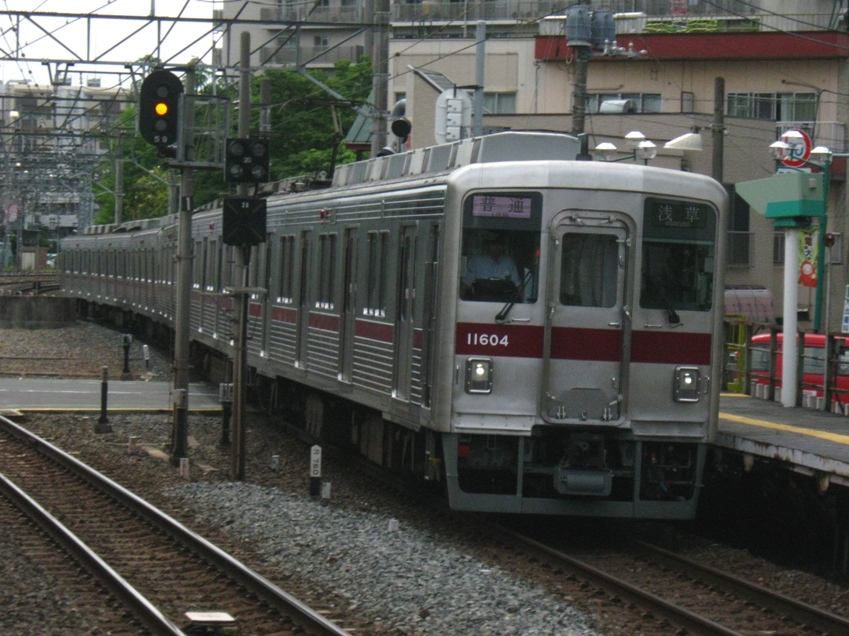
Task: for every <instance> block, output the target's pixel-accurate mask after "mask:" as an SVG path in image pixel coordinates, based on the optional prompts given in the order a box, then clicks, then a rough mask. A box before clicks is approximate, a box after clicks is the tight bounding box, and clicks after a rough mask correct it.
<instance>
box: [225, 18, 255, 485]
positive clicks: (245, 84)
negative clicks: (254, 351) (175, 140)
mask: <svg viewBox="0 0 849 636" xmlns="http://www.w3.org/2000/svg"><path fill="white" fill-rule="evenodd" d="M240 45H241V48H240V67H241V71H240V73H239V131H238V133H239V137H240V138H242V139H244V138H246V137H248V136H249V134H250V126H251V34H250V33H249V32H247V31H242V37H241V41H240ZM238 189H239V196H247V195H248V184H247V183H240V184H239V188H238ZM250 249H251V248H250V246H239V247H238V248H237V249H236V250H234V251H235V258H236V272H235V275H236V286H237V287H241V288H243V289H245V288H247V286H248V260H249V257H250V253H251V252H250ZM234 298H235V302H236V309H237V316H238V318H237V321H236V334H235V336H236V337H235V338H234V347H233V418H232V419H233V444H232V446H231V447H230V478H231V479H234V480H237V481H241V480H243V479H244V478H245V462H246V457H247V456H246V452H245V402H246V387H245V382H246V377H247V368H246V367H247V342H246V340H247V331H248V324H247V323H248V294H247V292H244V291H239V292H237V293H236V294H235V296H234Z"/></svg>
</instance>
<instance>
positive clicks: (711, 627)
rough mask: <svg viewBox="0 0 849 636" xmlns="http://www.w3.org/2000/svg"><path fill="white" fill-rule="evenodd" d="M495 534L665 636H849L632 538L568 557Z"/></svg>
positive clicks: (752, 587) (755, 588) (731, 577)
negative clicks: (633, 610) (649, 620)
mask: <svg viewBox="0 0 849 636" xmlns="http://www.w3.org/2000/svg"><path fill="white" fill-rule="evenodd" d="M497 532H498V533H499V534H501V535H502V538H503V539H504V540H507V541H513V542H518V544H519V545H520V546H521V547H520V549H521V550H522V551H523V552H525V553H526V554H528V555H529V556H530V557H531V558H533V559H539V560H541V561H543V562H545V563H547V564H548V566H549V567H554V568H557V569H559V570H562V571H565V572H569V573H571V575H572V576H575V577H577V578H579V579H582V580H585V581H588V582H589V583H590V584H592V585H593V586H596V587H598V588H599V589H601V590H604V591H605V592H606V593H608V594H609V595H612V596H613V597H615V598H617V599H619V600H620V601H623V602H625V603H626V604H628V605H629V606H637V607H640V608H643V609H644V611H646V612H650V613H651V615H652V616H653V617H654V619H655V620H656V622H658V623H659V625H660V626H661V630H662V631H663V632H664V633H678V634H698V635H704V636H716V635H722V636H743V635H750V634H755V633H757V634H782V636H797V635H799V636H801V635H811V634H818V635H820V634H829V635H832V636H838V635H849V620H847V619H846V618H845V617H843V616H838V615H835V614H833V613H831V612H829V611H827V610H825V609H822V608H818V607H814V606H812V605H810V604H808V603H805V602H803V601H800V600H797V599H794V598H791V597H789V596H786V595H784V594H780V593H777V592H774V591H772V590H769V589H767V588H766V587H763V586H761V585H758V584H756V583H753V582H751V581H747V580H746V579H745V576H741V575H739V574H738V573H732V572H725V571H721V570H719V569H717V568H715V567H711V566H707V565H704V564H701V563H698V562H696V561H693V560H690V559H687V558H684V557H682V556H680V555H677V554H674V553H672V552H670V551H668V550H665V549H663V548H660V547H658V546H655V545H652V544H650V543H646V542H644V541H638V540H632V539H626V540H625V544H624V547H613V548H610V547H605V548H602V549H592V550H586V549H581V550H580V551H574V550H571V549H569V550H568V552H567V551H566V550H564V549H563V548H558V547H553V546H552V545H550V542H549V541H547V540H538V539H534V538H531V537H529V536H526V535H524V534H522V533H520V532H516V531H514V530H510V529H507V528H503V527H499V528H498V529H497ZM644 616H645V614H644ZM672 626H674V627H672ZM676 630H677V631H676Z"/></svg>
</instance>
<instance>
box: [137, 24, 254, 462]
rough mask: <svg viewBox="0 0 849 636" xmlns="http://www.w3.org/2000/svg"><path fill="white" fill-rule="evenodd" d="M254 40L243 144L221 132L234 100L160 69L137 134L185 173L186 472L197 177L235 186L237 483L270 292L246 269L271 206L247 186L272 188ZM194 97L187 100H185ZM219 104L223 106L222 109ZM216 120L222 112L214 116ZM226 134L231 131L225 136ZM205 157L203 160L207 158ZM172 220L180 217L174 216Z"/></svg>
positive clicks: (190, 72) (178, 374) (230, 210)
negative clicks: (199, 141)
mask: <svg viewBox="0 0 849 636" xmlns="http://www.w3.org/2000/svg"><path fill="white" fill-rule="evenodd" d="M249 53H250V35H249V34H248V33H242V61H241V65H242V74H241V77H240V95H239V108H240V115H239V129H238V134H239V137H238V138H233V139H226V140H221V139H219V137H218V135H220V133H221V131H222V130H223V131H228V130H229V129H230V112H229V101H228V100H226V99H224V98H218V97H206V98H201V97H199V96H197V95H195V94H194V93H195V69H194V67H186V68H183V69H180V70H183V71H185V82H186V85H185V90H184V86H183V82H182V81H181V80H180V79H179V78H178V77H177V76H176V75H175V74H174V73H173V72H172V71H170V70H165V69H161V68H160V69H156V70H154V71H153V72H151V73H150V74H149V75H148V76H147V77H145V79H144V80H143V82H142V85H141V90H140V94H139V132H140V134H141V136H142V138H143V139H144V140H145V141H147V142H148V143H150V144H151V145H153V146H155V147H156V149H157V152H158V153H159V156H160V157H162V158H164V159H166V160H168V163H169V165H170V166H171V167H172V168H175V169H179V170H180V197H179V224H178V238H177V241H178V249H177V307H176V317H175V334H174V396H175V397H174V421H173V428H172V443H171V457H170V459H171V463H172V465H174V466H179V465H180V460H181V459H183V458H185V457H187V454H188V408H189V405H188V392H189V391H188V390H189V369H190V367H189V345H190V331H191V325H190V308H191V287H192V259H193V255H192V247H193V246H192V212H193V197H194V171H195V169H197V168H203V169H214V170H221V169H222V165H223V167H224V180H225V181H226V182H228V183H236V184H238V187H239V196H236V197H228V198H227V199H226V200H225V202H224V209H223V219H222V240H223V242H224V243H226V244H228V245H235V246H238V247H239V248H240V249H238V250H237V255H238V257H237V261H238V262H237V265H238V266H239V272H240V273H241V279H240V280H241V281H242V282H241V284H240V285H239V286H237V287H234V288H228V289H227V290H225V292H226V293H231V294H233V295H234V296H236V299H237V305H238V307H239V311H238V326H237V330H236V333H237V337H236V338H235V341H234V382H233V435H234V443H233V449H232V451H233V455H232V469H231V476H232V477H233V478H234V479H243V478H244V463H245V461H244V455H245V446H244V405H245V375H246V374H245V371H246V364H247V360H246V339H247V321H248V315H247V314H248V311H247V310H248V300H249V297H250V295H251V294H260V293H265V290H264V289H250V288H248V287H247V283H248V264H249V260H250V250H251V247H252V246H254V245H258V244H259V243H262V242H264V241H265V199H262V198H258V197H249V196H247V195H248V186H249V184H251V183H253V184H254V185H257V184H259V183H261V182H264V181H268V178H269V146H268V142H267V141H266V140H264V139H259V138H251V137H248V128H249V124H250V119H249V112H250V85H251V72H250V59H249ZM186 98H188V99H186ZM203 99H207V100H210V101H209V103H208V104H207V106H208V108H210V109H216V108H221V109H222V110H223V112H222V113H220V114H219V116H218V117H211V118H210V119H211V120H214V121H215V122H216V124H215V128H214V129H213V128H209V129H208V130H207V133H208V134H207V135H206V137H211V138H213V142H212V146H211V148H206V150H207V154H210V155H211V156H210V157H207V158H206V160H202V161H198V160H197V159H196V158H195V156H194V155H195V134H194V129H195V126H194V119H195V117H194V109H195V108H196V107H198V106H199V104H200V102H201V101H202V100H203ZM216 100H217V102H216ZM216 114H218V113H216ZM225 134H226V132H225ZM201 154H203V153H201ZM171 211H172V213H176V212H178V210H176V209H172V210H171Z"/></svg>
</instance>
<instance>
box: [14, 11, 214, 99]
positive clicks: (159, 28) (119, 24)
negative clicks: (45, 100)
mask: <svg viewBox="0 0 849 636" xmlns="http://www.w3.org/2000/svg"><path fill="white" fill-rule="evenodd" d="M221 4H222V2H221V0H218V1H215V2H213V0H0V80H2V81H3V82H10V81H13V82H14V81H21V80H27V81H29V82H30V83H32V84H39V85H49V84H50V82H51V80H54V79H56V77H57V76H61V74H62V73H63V72H64V70H65V68H66V66H65V65H64V64H61V65H57V64H52V63H51V64H44V63H43V60H62V61H63V62H65V61H75V63H74V65H73V66H72V67H70V69H69V70H70V73H69V75H70V78H71V82H72V84H74V85H79V84H81V83H82V84H85V83H86V81H87V80H89V79H90V78H94V77H97V78H99V79H100V81H101V86H102V87H103V88H107V87H111V86H114V85H116V84H118V83H120V82H127V81H128V80H129V78H130V73H129V71H128V70H127V69H125V68H124V64H125V63H127V62H135V61H137V60H138V59H139V58H142V57H144V56H146V55H157V45H159V49H158V57H159V58H160V59H161V60H163V61H164V62H166V64H167V65H180V64H186V63H188V62H189V61H190V60H191V59H192V58H194V57H198V58H201V59H203V60H204V61H205V62H207V63H211V60H212V54H211V49H212V46H213V42H214V39H213V38H214V34H213V33H212V32H211V28H212V23H211V18H212V10H213V8H221ZM16 11H17V12H30V13H32V14H39V13H53V14H59V15H56V16H39V15H31V16H28V17H27V16H20V15H18V16H16V15H9V13H10V12H16ZM151 15H154V16H155V17H157V18H172V19H173V18H178V17H183V18H194V19H197V20H200V21H198V22H192V21H190V20H187V21H183V22H177V21H175V20H167V21H159V22H157V21H148V20H147V19H146V18H148V17H149V16H151ZM77 16H80V17H77ZM87 16H113V18H106V17H91V18H90V19H89V18H87ZM114 16H120V17H121V18H124V19H118V18H114ZM129 17H134V18H135V19H127V18H129ZM139 18H142V19H139ZM218 35H220V34H218ZM218 35H216V36H215V37H218ZM10 57H21V58H26V59H25V60H23V61H20V60H19V61H11V60H10V59H9V58H10ZM89 59H97V60H99V61H101V62H103V63H101V64H90V63H85V62H84V61H85V60H89ZM107 62H108V63H107Z"/></svg>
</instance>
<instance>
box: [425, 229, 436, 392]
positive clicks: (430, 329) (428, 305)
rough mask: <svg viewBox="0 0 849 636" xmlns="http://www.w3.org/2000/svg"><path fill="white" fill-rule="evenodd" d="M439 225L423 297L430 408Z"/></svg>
mask: <svg viewBox="0 0 849 636" xmlns="http://www.w3.org/2000/svg"><path fill="white" fill-rule="evenodd" d="M439 229H440V226H439V225H436V224H434V225H432V226H431V229H430V239H429V241H428V245H427V247H426V248H425V249H426V251H427V257H426V260H425V272H424V296H423V297H422V313H423V315H422V362H421V397H422V399H421V404H422V406H425V407H429V406H430V402H431V393H432V390H433V367H434V359H433V358H434V355H435V351H436V347H435V346H434V341H435V332H436V283H437V281H438V280H439V236H440V234H439Z"/></svg>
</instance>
